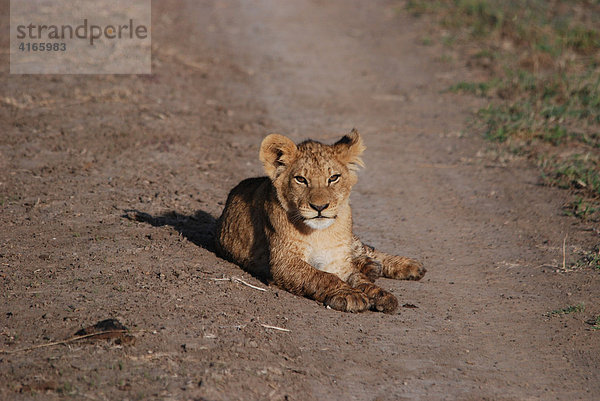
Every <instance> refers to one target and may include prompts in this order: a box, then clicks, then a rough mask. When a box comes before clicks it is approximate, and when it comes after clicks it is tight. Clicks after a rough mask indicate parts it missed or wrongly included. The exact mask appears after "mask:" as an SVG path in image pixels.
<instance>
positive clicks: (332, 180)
mask: <svg viewBox="0 0 600 401" xmlns="http://www.w3.org/2000/svg"><path fill="white" fill-rule="evenodd" d="M340 175H341V174H334V175H332V176H331V177H329V183H330V184H331V183H332V182H336V181H337V180H339V179H340Z"/></svg>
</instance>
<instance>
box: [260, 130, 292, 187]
mask: <svg viewBox="0 0 600 401" xmlns="http://www.w3.org/2000/svg"><path fill="white" fill-rule="evenodd" d="M297 151H298V148H296V144H294V142H292V141H291V139H289V138H287V137H285V136H283V135H279V134H271V135H268V136H267V137H266V138H265V139H263V141H262V143H261V145H260V153H259V158H260V161H261V162H262V163H263V166H264V168H265V172H266V173H267V175H268V176H269V177H270V178H271V179H274V178H275V177H277V176H278V175H279V173H280V172H281V171H282V170H284V169H285V167H286V166H289V165H290V164H291V163H292V162H293V161H294V159H295V158H296V152H297Z"/></svg>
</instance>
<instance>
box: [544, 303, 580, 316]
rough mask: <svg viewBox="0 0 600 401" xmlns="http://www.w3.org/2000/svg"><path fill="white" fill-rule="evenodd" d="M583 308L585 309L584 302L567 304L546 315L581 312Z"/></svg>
mask: <svg viewBox="0 0 600 401" xmlns="http://www.w3.org/2000/svg"><path fill="white" fill-rule="evenodd" d="M584 310H585V305H584V304H577V305H571V306H567V307H566V308H562V309H555V310H553V311H551V312H550V313H548V315H549V316H560V315H568V314H570V313H579V312H583V311H584Z"/></svg>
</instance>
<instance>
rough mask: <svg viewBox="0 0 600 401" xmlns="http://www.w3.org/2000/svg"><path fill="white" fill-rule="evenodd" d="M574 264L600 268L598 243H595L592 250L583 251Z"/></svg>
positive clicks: (599, 247) (599, 246)
mask: <svg viewBox="0 0 600 401" xmlns="http://www.w3.org/2000/svg"><path fill="white" fill-rule="evenodd" d="M575 266H576V267H591V268H592V269H596V270H600V245H597V246H596V247H595V248H594V249H593V250H592V251H587V252H584V253H583V255H582V256H581V258H579V260H578V261H577V263H576V264H575Z"/></svg>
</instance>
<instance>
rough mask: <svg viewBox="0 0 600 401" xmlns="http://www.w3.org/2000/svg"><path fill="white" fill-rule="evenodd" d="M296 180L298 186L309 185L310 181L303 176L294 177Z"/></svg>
mask: <svg viewBox="0 0 600 401" xmlns="http://www.w3.org/2000/svg"><path fill="white" fill-rule="evenodd" d="M294 180H296V182H297V183H298V184H304V185H308V181H306V178H304V177H302V176H301V175H297V176H295V177H294Z"/></svg>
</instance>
